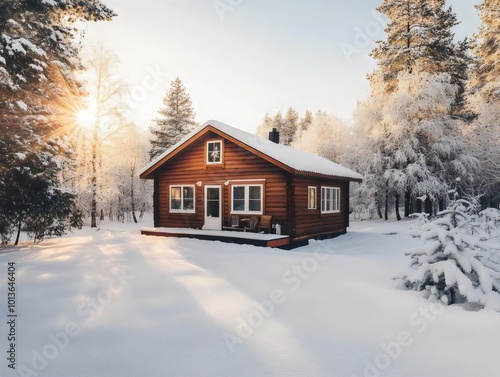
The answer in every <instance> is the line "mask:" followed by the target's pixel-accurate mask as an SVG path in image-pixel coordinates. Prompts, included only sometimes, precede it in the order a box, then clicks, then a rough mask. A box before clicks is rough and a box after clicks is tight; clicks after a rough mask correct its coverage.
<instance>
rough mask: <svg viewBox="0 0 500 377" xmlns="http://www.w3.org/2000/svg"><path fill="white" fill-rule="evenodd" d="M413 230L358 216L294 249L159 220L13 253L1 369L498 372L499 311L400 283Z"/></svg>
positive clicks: (0, 287)
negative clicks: (438, 300)
mask: <svg viewBox="0 0 500 377" xmlns="http://www.w3.org/2000/svg"><path fill="white" fill-rule="evenodd" d="M411 223H412V222H411V221H402V222H388V223H384V222H378V221H372V222H352V224H351V228H350V229H349V233H348V234H346V235H344V236H341V237H339V238H336V239H333V240H328V241H322V242H312V243H311V244H310V245H309V246H307V247H303V248H299V249H295V250H293V251H283V250H278V249H266V248H259V247H253V246H238V245H233V244H224V243H220V242H211V241H199V240H189V239H168V238H158V237H150V236H141V235H140V234H139V232H138V229H139V228H140V227H141V226H148V225H150V224H147V223H142V224H138V225H131V224H125V225H123V224H110V225H103V226H101V228H100V230H99V231H95V230H90V229H84V230H82V231H79V232H76V233H73V234H70V235H68V236H65V237H63V238H57V239H50V240H46V241H43V242H42V243H40V244H32V243H30V242H26V243H24V244H23V245H22V246H21V247H20V248H19V249H14V248H12V247H11V248H7V249H2V250H1V251H0V262H1V264H0V269H1V270H0V302H1V305H0V308H1V309H0V316H1V318H2V323H1V324H0V344H1V345H2V347H1V348H2V351H3V355H4V356H3V357H2V358H1V361H0V371H1V372H0V375H1V376H50V377H89V376H92V377H100V376H102V377H109V376H120V377H126V376H130V377H137V376H168V377H171V376H172V377H201V376H205V377H234V376H238V377H257V376H258V377H268V376H269V377H271V376H272V377H281V376H282V377H294V376H297V377H299V376H300V377H319V376H321V377H323V376H324V377H335V376H347V377H352V376H357V377H361V376H370V377H374V376H398V377H400V376H404V377H411V376H415V377H422V376H426V377H431V376H435V377H438V376H439V377H441V376H454V377H459V376H471V375H475V376H481V377H488V376H491V377H493V376H499V375H500V358H499V357H498V350H499V349H500V314H499V313H496V312H491V311H484V310H483V311H479V312H470V311H466V310H464V309H463V308H462V307H459V306H452V307H443V306H440V305H431V304H429V302H427V301H426V300H425V299H424V298H422V297H421V295H420V294H419V293H417V292H408V291H403V290H400V289H397V285H398V282H397V281H394V280H392V278H393V277H394V276H396V275H398V274H399V273H400V272H401V271H402V270H404V269H405V268H406V267H407V266H408V263H409V258H408V257H406V256H404V250H405V249H408V248H411V247H413V246H416V245H418V244H419V243H420V242H421V241H419V240H416V239H412V238H410V237H409V236H408V235H406V234H405V232H406V230H407V229H408V227H409V225H410V224H411ZM9 262H15V269H16V271H15V278H16V303H15V305H16V306H15V313H16V314H17V317H15V337H16V340H15V343H16V347H15V348H16V349H15V351H16V352H15V357H16V360H15V362H16V368H17V369H16V371H13V370H11V369H9V368H8V364H10V362H9V361H8V360H6V357H5V355H6V354H7V357H9V352H5V351H9V344H8V343H9V342H8V341H7V337H8V333H9V331H10V327H9V325H8V324H7V321H8V320H9V319H8V318H6V316H7V314H8V313H7V288H8V282H7V277H8V274H7V272H8V263H9ZM10 318H12V317H10Z"/></svg>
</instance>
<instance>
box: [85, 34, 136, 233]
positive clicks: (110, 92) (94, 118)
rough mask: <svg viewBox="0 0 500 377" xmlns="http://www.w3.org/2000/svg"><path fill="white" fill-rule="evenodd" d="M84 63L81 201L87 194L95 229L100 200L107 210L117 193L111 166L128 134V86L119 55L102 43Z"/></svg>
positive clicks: (87, 54) (86, 53)
mask: <svg viewBox="0 0 500 377" xmlns="http://www.w3.org/2000/svg"><path fill="white" fill-rule="evenodd" d="M84 63H85V66H86V68H87V70H86V72H85V76H84V77H85V81H86V85H85V90H86V92H87V96H86V97H85V102H86V110H85V111H84V112H83V115H84V116H83V119H81V121H82V123H83V124H82V125H81V126H82V127H83V132H81V133H80V134H79V135H77V136H78V137H79V140H77V145H78V147H79V148H78V150H77V152H78V159H79V161H80V162H81V164H80V169H79V171H78V172H77V174H78V176H79V177H78V179H79V190H80V194H81V198H82V200H81V203H86V202H87V200H86V199H84V198H85V197H86V196H87V197H88V207H87V209H88V208H89V207H90V209H89V210H88V211H87V212H89V213H90V226H91V228H95V227H97V218H98V206H99V202H100V204H101V212H104V207H105V205H104V203H105V202H106V198H107V197H113V195H114V194H115V193H116V185H115V183H116V182H115V181H114V180H113V179H112V178H111V177H112V166H110V165H112V161H111V160H112V159H113V156H116V155H118V154H119V153H120V152H119V151H120V150H121V148H117V144H118V142H119V141H120V140H121V139H122V138H123V137H124V135H125V133H126V131H125V126H126V120H125V116H126V113H127V111H128V108H127V106H126V105H125V101H124V97H123V95H124V89H125V85H124V84H123V82H122V81H121V80H120V79H119V74H118V71H117V67H118V63H119V62H118V58H117V57H116V55H115V54H113V53H112V52H111V51H109V50H107V49H105V48H104V46H103V45H102V44H98V45H94V46H91V47H89V49H88V50H87V51H86V52H85V54H84ZM121 147H123V146H121ZM115 158H116V157H115ZM86 204H87V203H86ZM101 218H102V216H101Z"/></svg>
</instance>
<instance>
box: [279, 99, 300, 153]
mask: <svg viewBox="0 0 500 377" xmlns="http://www.w3.org/2000/svg"><path fill="white" fill-rule="evenodd" d="M299 119H300V118H299V113H297V111H296V110H295V109H294V108H293V107H289V108H288V110H287V111H286V114H285V118H284V120H283V124H282V126H281V130H279V131H280V144H284V145H291V144H292V142H293V140H294V138H295V134H296V132H297V129H298V128H299Z"/></svg>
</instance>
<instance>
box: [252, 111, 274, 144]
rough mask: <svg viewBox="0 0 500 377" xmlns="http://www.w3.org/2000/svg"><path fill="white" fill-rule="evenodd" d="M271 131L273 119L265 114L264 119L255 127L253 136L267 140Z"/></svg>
mask: <svg viewBox="0 0 500 377" xmlns="http://www.w3.org/2000/svg"><path fill="white" fill-rule="evenodd" d="M272 129H273V118H271V116H270V115H269V113H266V115H264V119H262V122H261V123H260V124H259V126H258V127H257V130H256V131H255V134H256V135H259V136H260V137H263V138H266V139H267V138H268V136H269V132H270V131H271V130H272Z"/></svg>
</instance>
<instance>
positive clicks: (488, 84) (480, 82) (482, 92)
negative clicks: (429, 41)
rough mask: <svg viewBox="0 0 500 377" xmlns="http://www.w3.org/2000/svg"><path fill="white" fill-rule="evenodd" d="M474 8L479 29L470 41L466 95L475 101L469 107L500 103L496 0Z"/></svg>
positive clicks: (498, 11) (499, 38) (499, 57)
mask: <svg viewBox="0 0 500 377" xmlns="http://www.w3.org/2000/svg"><path fill="white" fill-rule="evenodd" d="M476 8H477V9H478V10H479V13H480V17H481V26H480V27H479V30H478V32H477V33H476V34H475V35H474V37H473V42H472V51H473V53H474V57H475V59H474V63H473V65H472V68H471V77H470V83H469V87H470V91H471V94H472V95H477V97H479V98H478V99H479V101H477V100H476V101H473V103H472V105H473V106H474V105H476V106H475V109H476V110H480V109H479V108H477V105H478V104H479V103H481V102H485V103H496V104H498V103H500V90H499V88H500V66H499V64H498V61H499V59H500V52H499V49H498V46H499V44H500V35H499V33H498V30H499V28H500V17H499V16H500V10H499V3H498V0H484V1H483V2H482V3H481V4H480V5H477V6H476Z"/></svg>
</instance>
